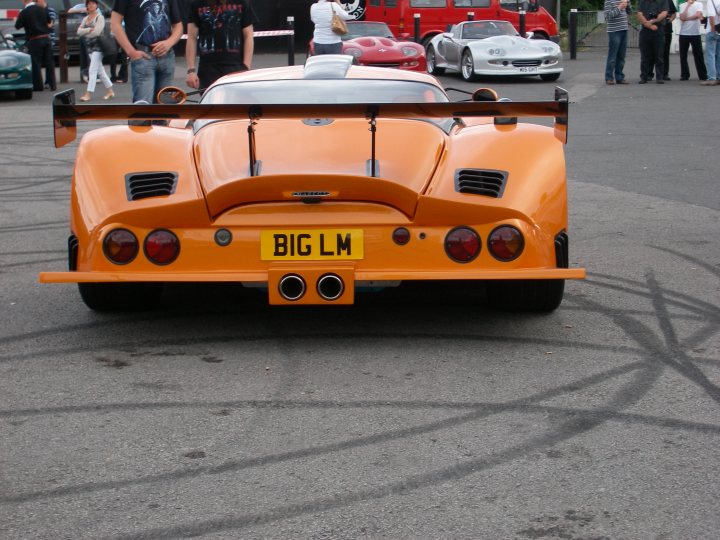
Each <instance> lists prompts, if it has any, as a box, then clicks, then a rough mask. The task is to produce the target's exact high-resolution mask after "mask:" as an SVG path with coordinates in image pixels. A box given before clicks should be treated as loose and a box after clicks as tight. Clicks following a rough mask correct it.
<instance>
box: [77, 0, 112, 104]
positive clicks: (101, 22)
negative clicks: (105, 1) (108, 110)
mask: <svg viewBox="0 0 720 540" xmlns="http://www.w3.org/2000/svg"><path fill="white" fill-rule="evenodd" d="M85 7H86V8H87V15H86V16H85V18H84V19H83V20H82V22H81V23H80V27H79V28H78V31H77V33H78V36H80V39H85V40H86V41H85V43H86V46H87V50H88V53H89V54H90V70H89V73H88V83H87V90H86V91H85V94H84V95H83V96H82V97H81V98H80V101H90V100H91V99H92V95H93V92H95V83H96V81H97V78H98V76H99V77H100V81H101V82H102V83H103V86H104V87H105V88H106V92H105V95H104V96H103V99H106V100H107V99H110V98H111V97H113V96H114V95H115V92H113V89H112V86H113V84H112V82H111V81H110V77H108V74H107V73H106V72H105V68H104V67H103V48H102V44H101V39H102V35H103V30H105V17H103V16H102V13H100V11H99V10H98V4H97V0H86V1H85Z"/></svg>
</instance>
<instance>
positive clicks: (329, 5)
mask: <svg viewBox="0 0 720 540" xmlns="http://www.w3.org/2000/svg"><path fill="white" fill-rule="evenodd" d="M333 12H335V14H336V15H337V16H338V17H340V18H341V19H342V20H344V21H347V20H349V19H352V15H350V14H349V13H348V12H346V11H345V10H344V9H343V7H342V5H341V4H340V1H339V0H332V1H330V0H318V1H317V2H316V3H314V4H313V5H312V6H310V19H312V22H313V23H314V24H315V31H314V32H313V48H314V50H315V54H340V53H342V39H340V36H339V35H337V34H336V33H335V32H333V31H332V16H333Z"/></svg>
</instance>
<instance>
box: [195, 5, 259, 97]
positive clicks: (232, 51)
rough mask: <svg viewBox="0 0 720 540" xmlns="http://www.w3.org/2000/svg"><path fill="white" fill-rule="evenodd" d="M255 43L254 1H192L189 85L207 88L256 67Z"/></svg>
mask: <svg viewBox="0 0 720 540" xmlns="http://www.w3.org/2000/svg"><path fill="white" fill-rule="evenodd" d="M254 44H255V42H254V38H253V12H252V7H251V6H250V0H192V2H190V15H189V19H188V26H187V43H186V45H185V62H186V64H187V78H186V81H185V82H186V83H187V85H188V86H189V87H190V88H203V89H204V88H207V87H209V86H210V85H211V84H212V83H214V82H215V81H216V80H218V79H219V78H220V77H222V76H223V75H227V74H228V73H234V72H237V71H247V70H248V69H250V68H251V67H252V57H253V51H254V48H255V46H254ZM198 56H199V58H200V61H199V63H198V65H196V61H197V59H198Z"/></svg>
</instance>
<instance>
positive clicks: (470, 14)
mask: <svg viewBox="0 0 720 540" xmlns="http://www.w3.org/2000/svg"><path fill="white" fill-rule="evenodd" d="M467 20H468V21H474V20H475V12H474V11H468V18H467Z"/></svg>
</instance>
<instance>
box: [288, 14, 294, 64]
mask: <svg viewBox="0 0 720 540" xmlns="http://www.w3.org/2000/svg"><path fill="white" fill-rule="evenodd" d="M287 26H288V30H292V31H293V33H292V34H290V35H289V36H288V66H294V65H295V17H293V16H292V15H291V16H289V17H288V18H287Z"/></svg>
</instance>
